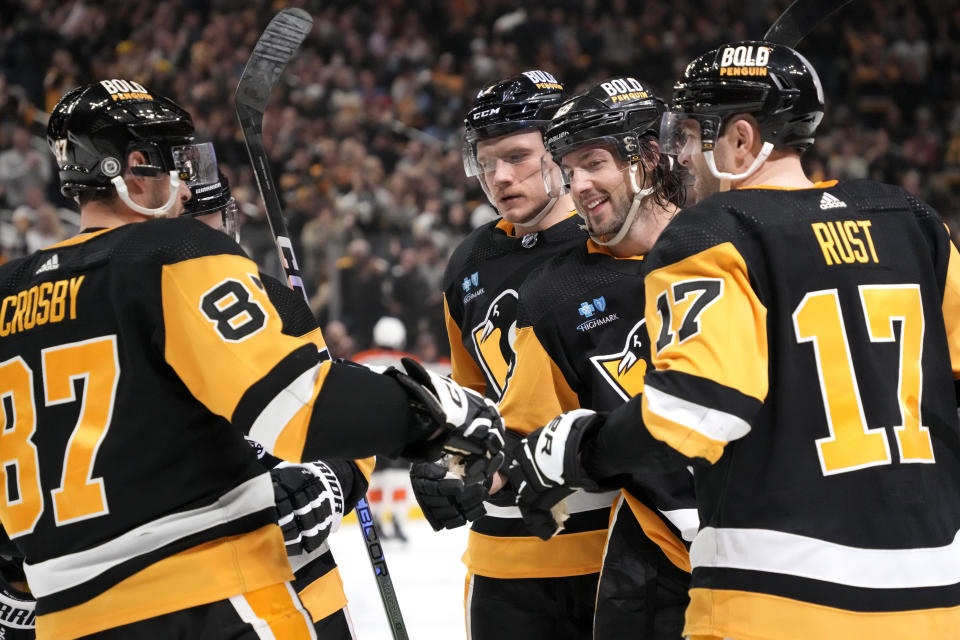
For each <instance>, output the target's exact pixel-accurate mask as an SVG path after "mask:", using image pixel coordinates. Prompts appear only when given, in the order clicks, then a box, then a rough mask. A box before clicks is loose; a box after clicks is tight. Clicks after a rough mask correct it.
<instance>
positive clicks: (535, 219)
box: [520, 198, 560, 227]
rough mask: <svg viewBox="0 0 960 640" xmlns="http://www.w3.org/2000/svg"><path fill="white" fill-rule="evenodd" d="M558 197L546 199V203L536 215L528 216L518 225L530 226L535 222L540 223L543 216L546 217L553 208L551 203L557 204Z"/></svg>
mask: <svg viewBox="0 0 960 640" xmlns="http://www.w3.org/2000/svg"><path fill="white" fill-rule="evenodd" d="M559 199H560V198H550V199H549V200H548V201H547V204H545V205H544V206H543V209H540V213H538V214H537V215H535V216H533V217H532V218H530V219H529V220H525V221H524V222H522V223H520V226H523V227H532V226H533V225H535V224H540V221H541V220H543V219H544V218H546V217H547V214H548V213H550V212H551V211H552V210H553V205H555V204H557V200H559Z"/></svg>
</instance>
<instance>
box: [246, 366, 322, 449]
mask: <svg viewBox="0 0 960 640" xmlns="http://www.w3.org/2000/svg"><path fill="white" fill-rule="evenodd" d="M322 364H323V363H319V364H317V365H315V366H313V367H310V368H309V369H307V370H306V371H304V372H303V373H301V374H300V375H299V376H297V378H296V379H295V380H294V381H293V382H291V383H290V384H289V385H288V386H287V387H286V388H285V389H283V390H282V391H281V392H280V393H278V394H277V395H276V396H275V397H274V398H273V400H271V401H270V403H269V404H268V405H267V406H266V407H265V408H264V409H263V411H261V412H260V415H258V416H257V419H256V420H254V421H253V426H252V427H250V432H249V434H248V437H249V438H250V439H251V440H256V441H257V442H259V443H260V444H262V445H263V446H264V447H266V448H267V450H268V451H273V450H274V447H275V446H276V444H277V439H278V438H279V437H280V434H281V433H283V430H284V428H285V427H286V426H287V423H288V422H290V420H292V419H293V416H295V415H296V414H297V412H298V411H300V410H301V409H302V408H303V407H304V406H305V405H306V404H308V403H309V402H311V401H312V400H313V396H314V393H313V388H314V386H315V385H316V382H317V377H318V376H319V375H320V366H321V365H322Z"/></svg>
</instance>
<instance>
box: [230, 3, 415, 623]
mask: <svg viewBox="0 0 960 640" xmlns="http://www.w3.org/2000/svg"><path fill="white" fill-rule="evenodd" d="M312 26H313V18H311V17H310V14H309V13H307V12H306V11H304V10H302V9H296V8H287V9H284V10H282V11H281V12H279V13H278V14H277V15H275V16H274V17H273V19H272V20H270V24H268V25H267V28H266V29H264V31H263V34H262V35H261V36H260V39H259V40H257V44H256V45H255V46H254V47H253V52H252V53H251V54H250V59H249V60H248V61H247V66H246V67H245V68H244V70H243V74H241V76H240V82H239V84H237V94H236V103H237V118H239V119H240V129H241V130H242V132H243V140H244V143H245V144H246V146H247V152H248V153H249V154H250V162H251V164H252V165H253V173H254V175H255V176H256V177H257V186H258V187H259V189H260V196H261V197H262V198H263V204H264V206H265V208H266V211H267V221H268V222H269V223H270V231H271V232H272V233H273V237H274V238H275V239H276V241H277V250H278V251H279V252H280V264H282V265H283V270H284V272H285V273H286V276H287V280H288V282H289V284H290V287H291V288H292V289H294V290H296V291H299V292H300V293H301V295H303V297H304V300H306V299H307V294H306V290H305V289H304V288H303V280H302V278H301V277H300V266H299V264H298V263H297V257H296V255H295V254H294V252H293V244H292V243H291V242H290V235H289V232H288V231H287V224H286V222H285V221H284V219H283V213H282V211H281V209H280V199H279V198H278V197H277V190H276V185H275V183H274V181H273V176H272V175H271V174H270V164H269V161H268V160H267V154H266V151H265V150H264V148H263V112H264V111H265V110H266V108H267V102H268V101H269V99H270V93H271V91H272V90H273V86H274V85H275V84H276V83H277V80H279V79H280V75H281V74H282V73H283V70H284V68H285V67H286V66H287V63H289V62H290V60H291V59H292V58H293V56H294V54H295V53H296V51H297V48H299V47H300V44H301V43H302V42H303V41H304V39H305V38H306V37H307V35H308V34H309V33H310V29H311V27H312ZM354 508H355V510H356V512H357V519H358V520H359V521H360V533H361V534H362V535H363V542H364V546H365V547H366V549H367V555H368V556H369V557H370V565H371V567H372V568H373V575H374V577H375V579H376V582H377V588H378V589H379V591H380V600H381V601H382V602H383V609H384V611H386V614H387V620H388V621H389V623H390V631H391V632H392V634H393V637H394V640H407V629H406V627H405V626H404V624H403V616H402V615H401V612H400V603H399V602H398V601H397V593H396V590H395V589H394V587H393V580H392V579H391V578H390V572H389V571H388V570H387V561H386V559H385V558H384V556H383V546H382V545H381V544H380V537H379V535H378V534H377V529H376V527H375V526H374V524H373V514H372V513H371V512H370V505H369V504H367V500H366V498H365V497H361V498H360V500H359V501H357V505H356V507H354Z"/></svg>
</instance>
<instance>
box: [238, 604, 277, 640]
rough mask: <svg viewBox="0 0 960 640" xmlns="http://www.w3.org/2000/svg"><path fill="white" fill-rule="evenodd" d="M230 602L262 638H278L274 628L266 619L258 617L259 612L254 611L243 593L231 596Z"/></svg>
mask: <svg viewBox="0 0 960 640" xmlns="http://www.w3.org/2000/svg"><path fill="white" fill-rule="evenodd" d="M230 604H232V605H233V608H234V609H235V610H236V612H237V615H239V616H240V619H241V620H243V621H244V622H246V623H247V624H249V625H250V626H251V627H253V632H254V633H256V634H257V637H258V638H260V640H277V638H276V636H274V635H273V630H272V629H271V628H270V625H269V624H268V623H267V621H266V620H264V619H263V618H260V617H258V616H257V614H256V613H254V611H253V607H251V606H250V603H249V602H247V599H246V598H245V597H244V596H243V594H240V595H239V596H233V597H232V598H230Z"/></svg>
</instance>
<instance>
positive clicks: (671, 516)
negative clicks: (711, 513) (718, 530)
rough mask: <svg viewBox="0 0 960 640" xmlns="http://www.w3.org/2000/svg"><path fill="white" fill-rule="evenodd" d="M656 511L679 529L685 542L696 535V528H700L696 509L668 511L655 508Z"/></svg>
mask: <svg viewBox="0 0 960 640" xmlns="http://www.w3.org/2000/svg"><path fill="white" fill-rule="evenodd" d="M657 511H659V512H660V513H661V514H663V517H664V518H666V519H667V520H669V521H670V522H671V524H673V526H675V527H676V528H677V529H679V530H680V537H682V538H683V539H684V540H686V541H687V542H690V541H692V540H693V539H694V538H695V537H696V536H697V530H698V529H700V514H699V513H697V510H696V509H672V510H670V511H663V510H662V509H657Z"/></svg>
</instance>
